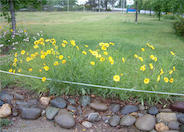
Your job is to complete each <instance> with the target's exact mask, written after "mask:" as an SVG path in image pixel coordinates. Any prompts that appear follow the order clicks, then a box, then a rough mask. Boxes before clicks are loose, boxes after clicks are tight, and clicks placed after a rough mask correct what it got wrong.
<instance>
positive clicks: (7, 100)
mask: <svg viewBox="0 0 184 132" xmlns="http://www.w3.org/2000/svg"><path fill="white" fill-rule="evenodd" d="M0 100H2V101H4V102H5V103H8V104H11V101H12V100H13V96H12V95H10V94H8V93H7V92H5V91H2V92H1V93H0Z"/></svg>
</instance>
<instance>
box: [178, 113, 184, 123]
mask: <svg viewBox="0 0 184 132" xmlns="http://www.w3.org/2000/svg"><path fill="white" fill-rule="evenodd" d="M177 119H178V121H179V122H180V123H182V124H183V125H184V114H182V113H178V114H177Z"/></svg>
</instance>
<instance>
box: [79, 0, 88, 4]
mask: <svg viewBox="0 0 184 132" xmlns="http://www.w3.org/2000/svg"><path fill="white" fill-rule="evenodd" d="M77 1H78V4H84V3H85V2H86V1H87V0H77Z"/></svg>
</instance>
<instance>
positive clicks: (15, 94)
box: [14, 93, 24, 100]
mask: <svg viewBox="0 0 184 132" xmlns="http://www.w3.org/2000/svg"><path fill="white" fill-rule="evenodd" d="M14 98H15V99H17V100H23V99H24V96H23V95H21V94H17V93H14Z"/></svg>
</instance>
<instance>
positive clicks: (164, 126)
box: [155, 122, 169, 132]
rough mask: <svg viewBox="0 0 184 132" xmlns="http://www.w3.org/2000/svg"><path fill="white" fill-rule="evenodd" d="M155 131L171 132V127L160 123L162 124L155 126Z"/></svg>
mask: <svg viewBox="0 0 184 132" xmlns="http://www.w3.org/2000/svg"><path fill="white" fill-rule="evenodd" d="M155 129H156V130H157V131H158V132H165V131H168V130H169V127H168V126H166V125H165V124H164V123H163V122H160V123H157V124H156V125H155Z"/></svg>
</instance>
